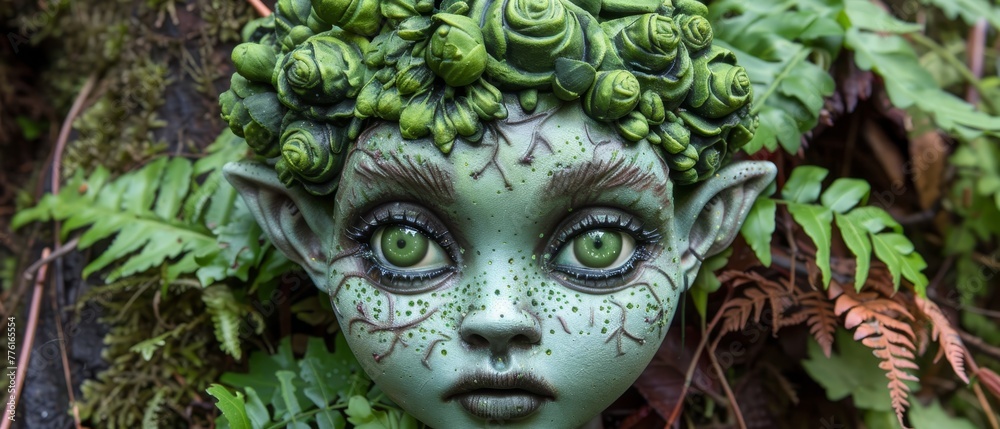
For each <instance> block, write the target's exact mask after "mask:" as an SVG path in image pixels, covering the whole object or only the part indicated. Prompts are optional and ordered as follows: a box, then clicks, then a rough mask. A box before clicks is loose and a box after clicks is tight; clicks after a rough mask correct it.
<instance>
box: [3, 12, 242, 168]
mask: <svg viewBox="0 0 1000 429" xmlns="http://www.w3.org/2000/svg"><path fill="white" fill-rule="evenodd" d="M253 17H254V16H253V11H252V10H251V8H250V7H249V6H248V5H247V4H246V2H245V1H242V0H187V1H179V0H113V1H106V0H73V1H70V0H50V1H49V2H48V3H41V6H39V4H38V3H35V2H29V3H27V7H26V8H25V10H21V11H20V13H19V15H17V17H16V18H13V19H12V20H13V25H15V26H16V27H17V28H19V29H20V30H21V31H20V33H21V34H23V35H26V36H27V40H30V43H25V44H24V47H25V48H27V49H37V50H42V51H44V53H45V55H46V56H47V57H48V62H49V63H48V64H47V67H45V69H44V71H43V81H44V82H46V85H45V88H43V89H42V90H43V91H44V92H45V98H46V99H47V100H48V101H49V102H50V103H51V104H52V105H54V106H56V110H57V111H58V112H61V113H60V115H62V114H65V112H66V111H68V110H69V106H70V105H71V104H72V102H73V99H74V98H75V96H76V94H78V93H79V90H80V87H81V86H82V84H83V82H84V81H85V80H86V79H87V75H88V74H89V73H95V74H96V75H97V76H98V78H99V81H98V85H97V86H96V87H95V90H94V92H93V94H92V98H90V99H89V103H88V104H86V105H85V106H86V109H85V111H84V112H83V113H82V114H81V115H80V117H78V118H77V120H76V121H75V122H74V130H75V131H76V132H77V134H76V135H75V136H74V138H73V139H71V141H70V142H69V143H68V145H67V152H66V155H65V156H64V160H65V162H64V165H63V168H64V173H66V174H70V173H72V171H74V170H76V169H78V168H82V169H84V170H87V171H89V170H91V169H93V168H94V167H95V166H96V165H97V164H99V163H100V164H103V165H105V166H106V167H108V168H110V169H111V170H112V171H117V172H122V171H125V170H128V169H129V168H132V167H134V166H135V165H136V164H139V163H142V162H144V161H145V160H147V159H148V158H150V157H152V156H153V155H155V154H157V153H162V152H163V151H165V150H166V149H167V148H168V147H170V148H172V149H176V148H178V147H192V146H193V147H195V148H199V147H203V146H204V145H205V144H207V143H209V142H210V141H211V140H210V139H202V140H205V141H200V140H199V141H193V142H192V141H190V140H191V139H190V138H189V137H190V136H185V135H183V132H182V131H180V130H179V128H181V127H174V128H177V129H171V127H169V126H168V124H167V122H165V119H164V117H167V116H170V115H173V116H177V115H178V111H179V110H181V109H179V108H177V106H173V105H167V104H166V100H168V99H169V98H170V95H171V94H175V93H177V92H178V91H188V90H189V89H194V90H195V91H196V92H197V93H198V94H200V96H202V97H203V100H193V99H191V97H189V96H187V95H186V94H185V96H184V97H180V98H179V99H178V100H177V101H178V102H180V103H184V104H187V106H185V107H187V108H192V109H199V110H204V111H206V115H205V116H204V117H203V118H207V119H203V120H206V121H215V120H216V119H215V118H217V116H218V113H217V110H215V109H217V107H216V106H217V102H216V99H217V96H218V93H219V92H220V90H221V89H224V88H219V85H223V86H224V85H225V81H226V79H221V78H222V77H224V76H228V75H229V73H231V71H230V70H228V67H229V65H228V57H229V55H228V54H229V52H228V49H227V48H225V47H224V46H225V44H227V43H235V42H237V41H238V39H239V37H240V36H239V30H240V28H242V26H243V25H244V24H245V23H246V22H247V21H249V20H250V19H251V18H253ZM158 111H159V112H161V113H158ZM167 111H169V113H166V112H167ZM167 120H169V118H167ZM218 125H219V126H218V127H216V129H221V128H222V123H221V121H219V122H218ZM213 137H214V136H213Z"/></svg>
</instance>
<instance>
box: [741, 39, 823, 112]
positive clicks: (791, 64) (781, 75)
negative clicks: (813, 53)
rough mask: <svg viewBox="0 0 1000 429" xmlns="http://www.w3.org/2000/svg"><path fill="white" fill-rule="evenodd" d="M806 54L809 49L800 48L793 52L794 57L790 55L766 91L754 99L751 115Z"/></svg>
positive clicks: (762, 104)
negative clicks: (795, 52)
mask: <svg viewBox="0 0 1000 429" xmlns="http://www.w3.org/2000/svg"><path fill="white" fill-rule="evenodd" d="M808 56H809V49H806V48H802V49H800V50H799V52H798V53H797V54H795V56H794V57H792V59H791V60H789V61H788V64H785V68H783V69H781V73H779V74H778V75H777V76H775V78H774V83H773V84H771V86H769V87H768V88H767V91H765V92H764V94H763V95H761V96H760V97H759V98H757V99H756V100H754V103H753V109H751V110H750V114H751V115H756V114H757V113H760V109H761V107H762V106H764V102H765V101H767V98H768V97H770V96H771V94H774V91H777V90H778V85H781V82H782V81H783V80H785V78H786V77H788V75H790V74H792V69H794V68H795V66H797V65H799V63H801V62H802V61H805V59H806V57H808Z"/></svg>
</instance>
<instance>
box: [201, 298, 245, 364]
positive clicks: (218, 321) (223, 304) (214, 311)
mask: <svg viewBox="0 0 1000 429" xmlns="http://www.w3.org/2000/svg"><path fill="white" fill-rule="evenodd" d="M201 300H202V301H204V302H205V307H207V309H208V314H209V315H211V316H212V324H213V325H214V327H215V338H216V339H217V340H219V346H220V348H221V349H222V350H223V351H224V352H226V353H229V355H230V356H232V357H234V358H236V359H240V357H242V356H243V350H242V348H241V347H240V314H241V312H242V308H241V306H240V304H239V302H238V301H237V300H236V297H235V296H233V291H232V290H230V289H229V287H228V286H225V285H221V284H217V285H213V286H210V287H208V288H206V289H205V290H204V292H203V293H202V295H201Z"/></svg>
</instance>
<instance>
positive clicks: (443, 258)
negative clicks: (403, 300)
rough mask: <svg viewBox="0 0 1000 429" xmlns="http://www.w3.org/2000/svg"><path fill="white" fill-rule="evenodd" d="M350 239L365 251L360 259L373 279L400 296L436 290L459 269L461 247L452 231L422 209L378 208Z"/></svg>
mask: <svg viewBox="0 0 1000 429" xmlns="http://www.w3.org/2000/svg"><path fill="white" fill-rule="evenodd" d="M347 235H348V236H349V237H350V238H351V239H353V240H354V241H355V242H357V243H358V244H359V245H360V246H361V248H360V250H359V252H358V253H356V254H357V255H358V256H360V257H361V260H362V263H363V264H364V271H365V274H366V275H367V277H368V278H369V279H370V280H371V281H372V282H374V283H376V284H378V285H380V286H382V287H383V288H385V289H386V290H388V291H391V292H394V293H418V292H422V291H426V290H429V289H433V288H435V287H437V286H439V285H440V284H441V282H442V281H444V280H446V279H447V278H449V274H452V273H455V272H456V271H457V269H458V268H457V267H458V264H456V263H455V262H456V261H458V258H459V255H458V252H457V246H456V245H455V242H454V240H452V238H451V234H450V232H449V231H448V228H447V227H446V226H445V224H444V223H443V222H441V221H440V220H438V218H437V217H436V216H434V214H433V213H431V212H430V211H429V210H427V209H425V208H423V207H421V206H419V205H416V204H411V203H389V204H385V205H382V206H379V207H376V208H375V209H374V210H372V211H371V212H369V213H368V214H367V215H364V216H362V217H361V218H360V219H359V220H358V222H357V223H356V224H355V225H354V227H352V228H350V229H349V230H348V231H347Z"/></svg>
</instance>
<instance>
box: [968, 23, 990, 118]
mask: <svg viewBox="0 0 1000 429" xmlns="http://www.w3.org/2000/svg"><path fill="white" fill-rule="evenodd" d="M988 29H989V26H988V25H987V23H986V18H979V20H978V21H976V25H975V26H973V27H972V28H971V29H969V40H968V42H966V45H965V52H966V55H965V56H966V59H967V61H969V69H970V70H969V71H971V72H972V75H973V76H975V77H976V78H977V79H979V78H982V77H983V51H985V50H986V30H988ZM965 101H968V102H969V104H971V105H973V106H975V105H976V104H978V103H979V91H978V90H977V89H976V87H974V86H971V85H970V86H969V87H968V88H966V90H965Z"/></svg>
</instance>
